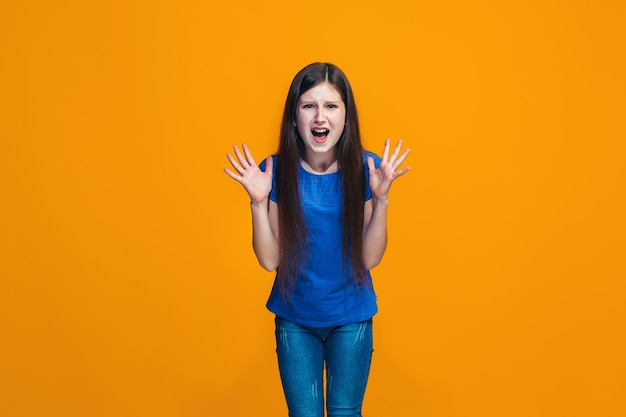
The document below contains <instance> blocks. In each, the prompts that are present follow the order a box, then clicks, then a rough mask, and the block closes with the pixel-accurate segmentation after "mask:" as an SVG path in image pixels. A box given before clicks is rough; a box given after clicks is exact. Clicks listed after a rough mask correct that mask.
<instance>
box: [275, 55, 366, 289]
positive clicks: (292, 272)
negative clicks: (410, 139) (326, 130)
mask: <svg viewBox="0 0 626 417" xmlns="http://www.w3.org/2000/svg"><path fill="white" fill-rule="evenodd" d="M324 82H328V83H329V84H330V85H332V86H333V87H335V88H336V89H337V91H338V92H339V94H340V95H341V98H342V100H343V103H344V105H345V108H346V125H345V128H344V130H343V134H342V135H341V138H340V139H339V141H338V142H337V145H336V147H337V162H338V166H339V169H340V170H341V175H342V182H343V257H344V268H345V264H346V263H347V262H349V263H350V266H351V268H352V273H353V275H354V277H353V278H354V281H355V284H356V285H357V286H358V285H367V279H366V273H365V267H364V265H363V253H362V249H363V209H364V204H365V177H364V164H363V146H362V145H361V135H360V132H359V120H358V116H357V111H356V104H355V102H354V96H353V93H352V87H350V83H349V82H348V78H347V77H346V75H345V74H344V73H343V71H341V70H340V69H339V68H338V67H337V66H335V65H333V64H329V63H321V62H316V63H313V64H310V65H307V66H306V67H304V68H303V69H301V70H300V72H298V74H296V76H295V77H294V79H293V81H292V82H291V87H290V88H289V93H288V94H287V100H286V102H285V109H284V112H283V119H282V124H281V129H280V143H279V148H278V166H277V167H276V188H277V189H276V192H277V199H278V216H279V246H280V256H281V258H280V259H281V262H280V266H279V268H278V284H279V287H280V290H281V293H282V294H283V296H285V295H286V294H287V292H290V291H292V290H293V289H294V287H295V282H296V279H297V276H298V273H299V271H300V269H301V267H302V265H303V263H304V262H305V261H306V258H307V255H308V250H307V247H308V241H307V229H306V224H305V221H304V215H303V213H302V206H301V205H300V194H299V190H298V181H297V178H298V164H299V159H300V158H303V157H304V142H303V141H302V138H300V135H299V134H298V130H297V128H296V127H294V123H293V122H294V121H295V120H296V111H297V106H298V99H299V98H300V96H301V95H302V94H303V93H305V92H306V91H307V90H309V89H311V88H313V87H315V86H316V85H318V84H320V83H324Z"/></svg>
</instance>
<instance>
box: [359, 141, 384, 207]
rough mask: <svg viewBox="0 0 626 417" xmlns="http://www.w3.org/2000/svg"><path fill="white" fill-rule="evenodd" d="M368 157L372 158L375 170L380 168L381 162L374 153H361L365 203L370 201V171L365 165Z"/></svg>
mask: <svg viewBox="0 0 626 417" xmlns="http://www.w3.org/2000/svg"><path fill="white" fill-rule="evenodd" d="M370 156H371V157H372V158H374V166H376V168H378V167H379V166H380V161H381V159H380V157H379V156H378V155H376V154H375V153H372V152H369V151H364V152H363V163H364V164H365V165H364V167H363V168H364V171H365V201H368V200H371V199H372V190H371V189H370V169H369V166H368V165H367V158H368V157H370Z"/></svg>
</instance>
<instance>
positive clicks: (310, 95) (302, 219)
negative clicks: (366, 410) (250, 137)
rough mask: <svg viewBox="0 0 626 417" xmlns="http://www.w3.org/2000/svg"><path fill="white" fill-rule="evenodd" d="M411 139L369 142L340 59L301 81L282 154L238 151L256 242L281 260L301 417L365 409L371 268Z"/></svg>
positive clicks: (284, 351) (236, 163)
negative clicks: (380, 145) (370, 147)
mask: <svg viewBox="0 0 626 417" xmlns="http://www.w3.org/2000/svg"><path fill="white" fill-rule="evenodd" d="M401 145H402V144H401V142H399V143H398V144H397V146H396V147H395V150H394V151H393V153H391V155H390V149H389V139H387V140H386V142H385V147H384V150H383V154H382V158H379V157H378V156H376V155H374V154H373V153H370V152H367V151H364V150H363V148H362V145H361V138H360V134H359V123H358V118H357V111H356V105H355V103H354V96H353V94H352V89H351V87H350V84H349V83H348V79H347V78H346V76H345V75H344V73H343V72H342V71H341V70H340V69H339V68H337V67H336V66H334V65H332V64H327V63H314V64H310V65H308V66H306V67H305V68H303V69H302V70H300V72H298V74H297V75H296V76H295V78H294V79H293V81H292V83H291V87H290V89H289V93H288V95H287V101H286V103H285V109H284V113H283V120H282V126H281V132H280V143H279V148H278V154H277V155H273V156H270V157H268V158H267V159H266V160H265V161H263V162H262V163H261V164H260V166H257V164H256V162H255V161H254V159H253V157H252V154H251V153H250V150H249V149H248V147H247V146H246V145H243V147H242V148H243V149H242V150H240V149H239V148H238V147H237V146H235V147H234V154H235V156H233V155H231V154H228V155H227V157H228V160H229V161H230V163H231V164H232V166H233V168H234V171H231V170H229V169H225V172H226V173H227V174H228V175H229V176H230V177H232V178H233V179H234V180H235V181H237V182H239V183H240V184H242V185H243V187H244V188H245V190H246V191H247V192H248V195H249V196H250V206H251V209H252V232H253V233H252V236H253V237H252V245H253V248H254V253H255V254H256V257H257V258H258V260H259V263H260V264H261V266H262V267H263V268H265V269H266V270H268V271H274V270H276V271H277V273H276V279H275V281H274V286H273V288H272V292H271V294H270V297H269V300H268V302H267V308H268V309H269V310H270V311H271V312H273V313H274V314H275V315H276V319H275V321H276V344H277V349H276V352H277V354H278V367H279V371H280V376H281V380H282V384H283V389H284V392H285V397H286V400H287V406H288V409H289V415H290V416H291V417H323V416H324V392H323V386H324V383H323V372H324V365H325V366H326V410H327V414H328V417H334V416H355V417H356V416H361V407H362V403H363V396H364V394H365V387H366V385H367V378H368V375H369V368H370V362H371V357H372V316H374V314H376V312H377V306H376V295H375V293H374V289H373V286H372V279H371V276H370V272H369V270H370V269H372V268H374V267H375V266H376V265H378V264H379V263H380V261H381V259H382V257H383V254H384V252H385V249H386V247H387V205H388V202H389V201H388V194H389V188H390V186H391V184H392V182H393V181H394V180H395V179H396V178H398V177H399V176H401V175H402V174H404V173H406V172H407V171H408V170H409V168H403V169H400V165H401V164H402V162H403V161H404V159H405V158H406V156H407V155H408V153H409V150H408V149H407V150H405V151H404V152H402V153H400V152H401Z"/></svg>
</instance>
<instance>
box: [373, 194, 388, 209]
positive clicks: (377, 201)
mask: <svg viewBox="0 0 626 417" xmlns="http://www.w3.org/2000/svg"><path fill="white" fill-rule="evenodd" d="M372 203H373V205H374V206H378V205H380V206H385V207H386V206H387V205H389V197H387V196H384V197H376V196H374V197H373V198H372Z"/></svg>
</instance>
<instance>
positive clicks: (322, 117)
mask: <svg viewBox="0 0 626 417" xmlns="http://www.w3.org/2000/svg"><path fill="white" fill-rule="evenodd" d="M314 121H315V123H317V124H322V123H324V122H325V121H326V114H325V113H324V108H323V107H321V106H320V107H318V109H317V112H316V113H315V120H314Z"/></svg>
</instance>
